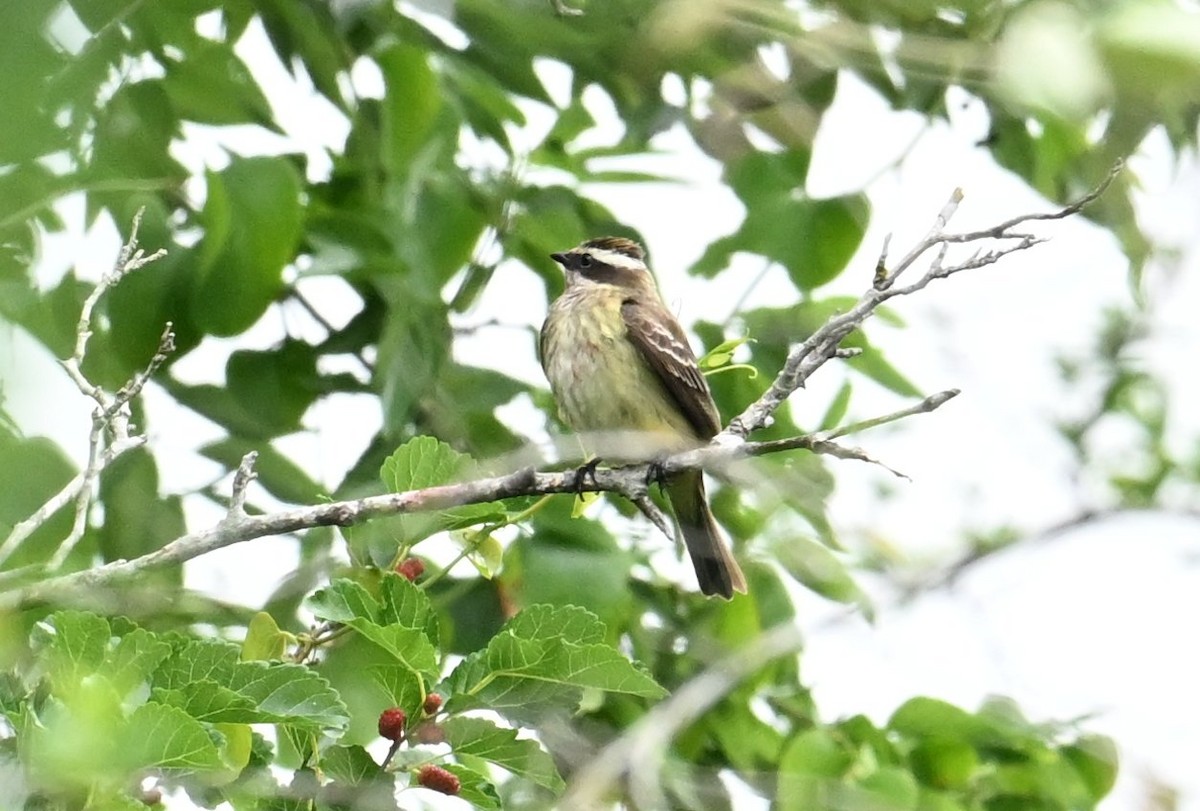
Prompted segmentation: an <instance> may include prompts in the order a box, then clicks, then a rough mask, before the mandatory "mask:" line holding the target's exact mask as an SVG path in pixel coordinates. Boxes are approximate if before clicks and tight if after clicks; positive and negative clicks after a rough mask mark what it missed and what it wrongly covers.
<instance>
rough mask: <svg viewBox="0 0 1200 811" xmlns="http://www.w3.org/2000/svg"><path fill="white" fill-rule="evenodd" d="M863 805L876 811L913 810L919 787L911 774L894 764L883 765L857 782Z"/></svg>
mask: <svg viewBox="0 0 1200 811" xmlns="http://www.w3.org/2000/svg"><path fill="white" fill-rule="evenodd" d="M858 787H859V788H860V789H861V790H862V794H863V795H865V796H864V798H863V799H864V800H865V801H866V803H865V805H866V806H867V807H869V808H871V809H877V810H878V811H913V810H914V809H916V807H917V797H918V796H919V794H920V789H919V788H918V787H917V781H916V780H914V779H913V776H912V774H910V773H909V772H908V771H906V770H904V769H900V768H897V767H895V766H884V767H882V768H880V769H878V770H877V771H874V772H872V773H871V774H869V775H867V776H866V777H864V778H863V779H862V780H860V781H859V782H858Z"/></svg>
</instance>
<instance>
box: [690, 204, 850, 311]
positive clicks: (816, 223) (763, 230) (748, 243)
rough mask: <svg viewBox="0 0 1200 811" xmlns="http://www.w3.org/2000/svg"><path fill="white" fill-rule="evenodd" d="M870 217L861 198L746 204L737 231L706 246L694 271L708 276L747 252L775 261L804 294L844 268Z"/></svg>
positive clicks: (714, 274) (830, 278) (715, 273)
mask: <svg viewBox="0 0 1200 811" xmlns="http://www.w3.org/2000/svg"><path fill="white" fill-rule="evenodd" d="M869 215H870V210H869V206H868V204H867V200H866V198H865V197H864V196H863V195H849V196H846V197H835V198H831V199H828V200H809V199H794V198H791V197H787V196H782V195H776V196H770V197H768V198H766V199H764V200H760V201H756V202H755V203H754V204H753V205H751V206H749V207H748V208H747V211H746V219H745V220H744V221H743V222H742V225H741V227H740V228H739V229H738V231H737V232H736V233H734V234H733V235H731V236H728V237H723V238H721V239H718V240H716V241H715V242H713V243H712V244H711V245H709V247H708V249H707V250H706V251H705V252H704V255H703V256H701V258H700V260H699V261H698V262H697V263H696V264H695V265H694V266H693V268H692V272H693V273H696V274H698V275H700V276H704V277H706V278H712V277H713V276H716V275H717V273H719V272H720V271H721V270H723V269H724V268H726V267H728V265H729V260H730V258H731V257H732V255H733V254H734V253H736V252H738V251H749V252H751V253H757V254H760V255H762V256H765V257H767V258H768V259H771V260H774V261H776V262H779V263H780V264H781V265H783V266H784V267H785V268H787V270H788V275H790V276H791V278H792V282H793V283H794V284H795V285H796V287H797V288H798V289H799V290H801V291H804V292H808V291H811V290H813V289H815V288H817V287H820V286H821V285H823V284H825V283H827V282H829V281H831V280H832V279H834V278H835V277H836V276H837V275H838V274H839V273H840V272H841V271H842V270H843V269H844V268H845V267H846V264H847V263H848V262H849V261H850V258H851V257H852V256H854V252H855V251H856V250H858V246H859V243H861V242H862V238H863V234H864V232H865V230H866V224H867V220H868V218H869ZM780 223H786V226H784V227H780Z"/></svg>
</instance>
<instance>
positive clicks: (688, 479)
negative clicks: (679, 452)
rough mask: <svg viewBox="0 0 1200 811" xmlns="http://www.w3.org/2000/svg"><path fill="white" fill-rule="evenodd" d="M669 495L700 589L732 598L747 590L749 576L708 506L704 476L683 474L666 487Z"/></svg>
mask: <svg viewBox="0 0 1200 811" xmlns="http://www.w3.org/2000/svg"><path fill="white" fill-rule="evenodd" d="M667 497H668V498H669V499H670V501H671V507H672V509H674V511H675V519H676V520H677V521H678V522H679V529H680V531H681V532H682V533H683V541H684V543H685V544H686V545H687V550H688V554H689V555H690V556H691V558H692V567H693V568H694V569H695V570H696V580H697V581H698V582H699V584H700V591H702V592H703V593H705V594H708V595H716V596H720V597H724V598H725V599H726V600H729V599H732V598H733V594H734V592H739V593H741V594H745V593H746V576H745V575H743V574H742V569H741V567H740V566H738V563H737V561H736V560H734V558H733V553H732V552H730V551H729V547H728V546H726V545H725V542H724V541H723V540H721V534H720V531H719V530H718V529H717V522H716V521H715V520H714V519H713V514H712V511H711V510H709V508H708V499H707V498H706V496H705V493H704V477H703V474H701V473H700V472H699V471H689V472H687V473H683V474H680V475H679V476H678V477H677V478H676V479H675V480H674V481H672V482H671V483H670V484H669V485H668V486H667Z"/></svg>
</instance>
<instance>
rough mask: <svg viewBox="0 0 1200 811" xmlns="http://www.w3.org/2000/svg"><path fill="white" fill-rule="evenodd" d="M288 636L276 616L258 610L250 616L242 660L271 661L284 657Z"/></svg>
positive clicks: (243, 641) (243, 643) (243, 642)
mask: <svg viewBox="0 0 1200 811" xmlns="http://www.w3.org/2000/svg"><path fill="white" fill-rule="evenodd" d="M288 636H289V635H288V634H285V633H284V632H283V631H281V630H279V626H278V625H276V624H275V618H274V617H272V616H271V615H270V614H268V613H267V612H265V611H259V612H257V613H256V614H255V615H254V616H253V617H251V618H250V624H249V626H248V627H247V629H246V638H245V639H244V640H242V654H241V655H242V661H243V662H254V661H271V660H272V659H281V658H283V652H284V650H285V649H286V648H287V641H288Z"/></svg>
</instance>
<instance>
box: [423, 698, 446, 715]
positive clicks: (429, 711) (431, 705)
mask: <svg viewBox="0 0 1200 811" xmlns="http://www.w3.org/2000/svg"><path fill="white" fill-rule="evenodd" d="M441 708H442V697H441V696H440V695H438V694H437V693H430V694H429V695H427V696H425V704H424V710H425V714H426V715H437V713H438V710H440V709H441Z"/></svg>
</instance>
